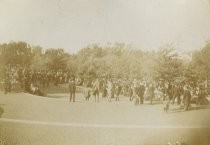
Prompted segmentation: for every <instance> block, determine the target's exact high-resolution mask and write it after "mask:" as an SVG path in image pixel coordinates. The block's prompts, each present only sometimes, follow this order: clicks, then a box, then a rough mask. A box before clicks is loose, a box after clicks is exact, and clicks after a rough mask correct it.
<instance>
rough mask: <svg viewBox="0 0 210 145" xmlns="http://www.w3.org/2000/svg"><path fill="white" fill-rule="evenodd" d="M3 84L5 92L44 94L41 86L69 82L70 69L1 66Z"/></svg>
mask: <svg viewBox="0 0 210 145" xmlns="http://www.w3.org/2000/svg"><path fill="white" fill-rule="evenodd" d="M1 70H2V72H1V76H2V77H1V78H0V82H1V84H2V85H1V86H2V88H4V92H5V94H6V93H8V92H10V91H11V90H23V91H24V92H28V93H32V94H37V95H43V92H42V91H41V89H40V88H47V87H49V85H50V84H53V85H58V84H61V83H68V81H69V78H70V72H69V71H61V70H58V71H52V70H43V69H40V70H34V69H31V68H28V67H26V66H25V67H23V66H18V65H17V66H7V67H3V68H1Z"/></svg>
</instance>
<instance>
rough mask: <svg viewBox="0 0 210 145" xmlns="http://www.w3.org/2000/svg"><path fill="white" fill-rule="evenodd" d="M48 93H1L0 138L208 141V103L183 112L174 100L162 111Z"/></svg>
mask: <svg viewBox="0 0 210 145" xmlns="http://www.w3.org/2000/svg"><path fill="white" fill-rule="evenodd" d="M48 96H49V97H39V96H34V95H30V94H26V93H11V94H7V95H5V94H3V93H2V92H0V115H1V118H0V140H1V141H0V143H2V144H5V145H6V144H8V145H11V144H16V145H30V144H31V145H43V144H45V145H48V144H49V145H69V144H72V145H80V144H82V145H86V144H88V145H98V144H100V145H118V144H119V145H144V144H149V145H153V144H154V145H162V144H163V145H164V144H167V143H168V142H175V141H177V140H179V141H182V142H185V143H186V144H188V145H209V144H210V107H209V106H203V107H201V108H198V107H195V106H193V110H191V111H187V112H183V111H181V110H180V109H179V106H176V105H174V106H171V110H170V112H169V113H164V112H163V109H162V108H163V105H162V103H161V102H156V103H155V104H154V105H149V104H148V102H146V103H145V104H144V105H139V106H135V105H134V104H133V103H132V102H129V101H128V100H129V99H128V98H126V97H121V98H120V99H121V101H120V102H114V101H113V102H111V103H109V102H107V101H106V100H102V101H100V102H99V103H95V102H94V101H93V100H90V101H89V102H86V101H84V99H83V95H82V94H81V93H77V96H76V102H75V103H70V102H69V101H68V100H69V98H68V94H67V93H65V92H58V93H56V92H54V93H51V94H49V95H48ZM56 96H57V97H56Z"/></svg>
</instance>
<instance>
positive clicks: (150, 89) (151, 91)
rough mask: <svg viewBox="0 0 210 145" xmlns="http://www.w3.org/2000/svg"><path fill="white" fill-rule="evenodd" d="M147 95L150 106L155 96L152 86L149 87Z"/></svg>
mask: <svg viewBox="0 0 210 145" xmlns="http://www.w3.org/2000/svg"><path fill="white" fill-rule="evenodd" d="M148 93H149V99H150V104H152V100H153V98H154V96H155V87H154V86H153V84H150V85H149V88H148Z"/></svg>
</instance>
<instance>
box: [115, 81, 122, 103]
mask: <svg viewBox="0 0 210 145" xmlns="http://www.w3.org/2000/svg"><path fill="white" fill-rule="evenodd" d="M121 90H122V86H121V85H120V83H119V82H118V83H117V85H116V98H115V101H120V99H119V96H120V93H121Z"/></svg>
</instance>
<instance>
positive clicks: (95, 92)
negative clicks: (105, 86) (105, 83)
mask: <svg viewBox="0 0 210 145" xmlns="http://www.w3.org/2000/svg"><path fill="white" fill-rule="evenodd" d="M99 88H100V82H99V79H96V81H95V82H94V84H93V95H94V97H95V102H99Z"/></svg>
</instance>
